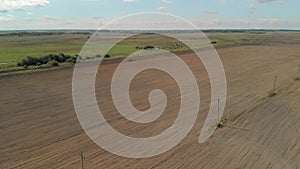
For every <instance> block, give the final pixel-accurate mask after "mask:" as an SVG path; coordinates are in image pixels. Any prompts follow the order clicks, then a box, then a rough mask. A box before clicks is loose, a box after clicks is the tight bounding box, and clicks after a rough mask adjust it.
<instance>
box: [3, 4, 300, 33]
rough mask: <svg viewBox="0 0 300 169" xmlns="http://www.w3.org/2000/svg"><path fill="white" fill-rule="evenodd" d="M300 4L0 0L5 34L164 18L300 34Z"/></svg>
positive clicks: (201, 25)
mask: <svg viewBox="0 0 300 169" xmlns="http://www.w3.org/2000/svg"><path fill="white" fill-rule="evenodd" d="M299 7H300V0H0V30H26V29H33V30H34V29H99V28H101V27H102V26H103V25H105V24H107V23H109V22H110V21H112V20H115V19H118V18H120V17H122V16H126V15H130V14H134V13H141V12H163V13H168V14H172V15H176V16H179V17H182V18H184V19H187V20H189V21H191V22H192V23H193V24H195V25H196V26H197V27H199V28H201V29H300V12H299Z"/></svg>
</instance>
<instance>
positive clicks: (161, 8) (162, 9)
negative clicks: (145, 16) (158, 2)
mask: <svg viewBox="0 0 300 169" xmlns="http://www.w3.org/2000/svg"><path fill="white" fill-rule="evenodd" d="M158 10H159V11H160V12H167V11H168V8H167V7H163V6H161V7H158Z"/></svg>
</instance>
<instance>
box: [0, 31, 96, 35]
mask: <svg viewBox="0 0 300 169" xmlns="http://www.w3.org/2000/svg"><path fill="white" fill-rule="evenodd" d="M63 34H76V35H91V34H92V32H69V31H68V32H55V31H54V32H1V31H0V36H45V35H63Z"/></svg>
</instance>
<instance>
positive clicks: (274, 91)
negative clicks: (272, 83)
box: [269, 90, 279, 97]
mask: <svg viewBox="0 0 300 169" xmlns="http://www.w3.org/2000/svg"><path fill="white" fill-rule="evenodd" d="M278 92H279V91H278V90H272V91H271V92H270V93H269V97H273V96H276V95H277V94H278Z"/></svg>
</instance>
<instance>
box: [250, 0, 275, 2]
mask: <svg viewBox="0 0 300 169" xmlns="http://www.w3.org/2000/svg"><path fill="white" fill-rule="evenodd" d="M274 1H277V0H255V2H258V3H266V2H274Z"/></svg>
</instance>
